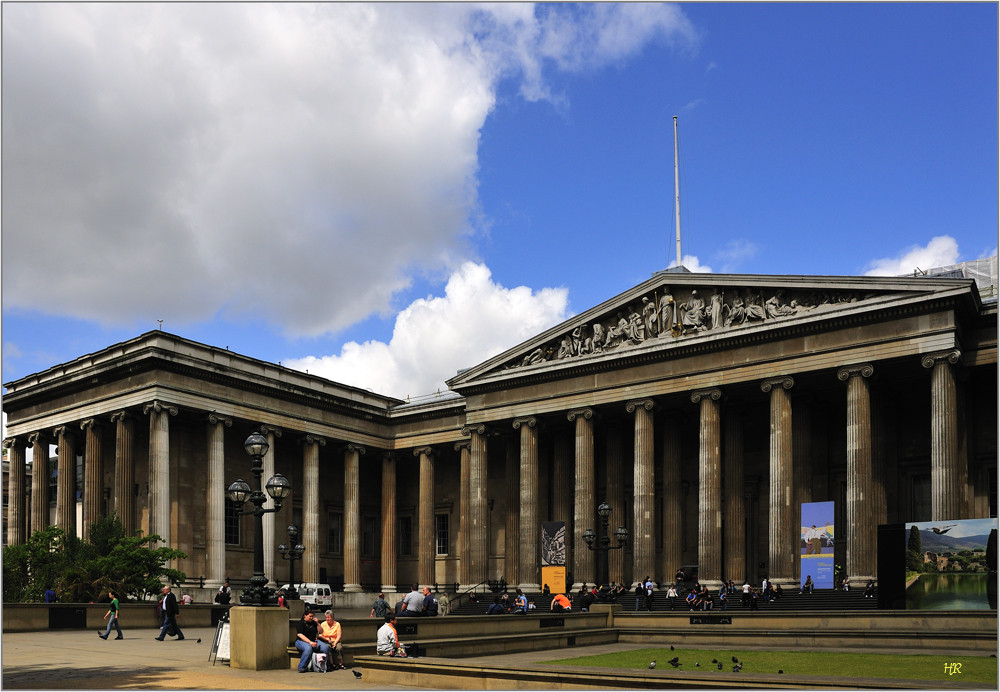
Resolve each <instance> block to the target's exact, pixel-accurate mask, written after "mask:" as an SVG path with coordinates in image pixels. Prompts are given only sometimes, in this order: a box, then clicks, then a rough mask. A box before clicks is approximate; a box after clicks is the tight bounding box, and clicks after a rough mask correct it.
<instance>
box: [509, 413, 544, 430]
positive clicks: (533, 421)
mask: <svg viewBox="0 0 1000 692" xmlns="http://www.w3.org/2000/svg"><path fill="white" fill-rule="evenodd" d="M511 425H513V426H514V430H520V429H521V426H522V425H527V426H528V427H529V428H534V427H535V426H536V425H538V419H537V418H535V417H534V416H522V417H520V418H515V419H514V421H513V422H512V423H511Z"/></svg>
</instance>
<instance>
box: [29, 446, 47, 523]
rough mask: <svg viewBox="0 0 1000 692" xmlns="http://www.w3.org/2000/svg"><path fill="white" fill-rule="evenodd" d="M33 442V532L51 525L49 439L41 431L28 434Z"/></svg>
mask: <svg viewBox="0 0 1000 692" xmlns="http://www.w3.org/2000/svg"><path fill="white" fill-rule="evenodd" d="M28 442H29V443H30V444H31V533H35V532H36V531H41V530H42V529H44V528H47V527H48V526H49V440H48V438H47V437H45V436H44V435H43V434H42V433H40V432H33V433H31V434H30V435H28Z"/></svg>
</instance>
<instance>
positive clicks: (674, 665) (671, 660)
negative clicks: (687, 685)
mask: <svg viewBox="0 0 1000 692" xmlns="http://www.w3.org/2000/svg"><path fill="white" fill-rule="evenodd" d="M667 663H669V664H670V665H672V666H673V667H674V668H676V667H678V666H679V665H681V662H680V661H679V660H678V659H677V657H676V656H674V657H673V658H672V659H670V660H669V661H667Z"/></svg>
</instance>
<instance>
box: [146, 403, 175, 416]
mask: <svg viewBox="0 0 1000 692" xmlns="http://www.w3.org/2000/svg"><path fill="white" fill-rule="evenodd" d="M150 411H154V412H155V413H160V412H162V411H166V412H167V413H169V414H170V415H171V416H176V415H177V407H176V406H174V405H173V404H167V403H164V402H162V401H160V400H159V399H153V400H152V401H151V402H149V403H148V404H145V405H144V406H143V407H142V412H143V413H144V414H145V413H149V412H150Z"/></svg>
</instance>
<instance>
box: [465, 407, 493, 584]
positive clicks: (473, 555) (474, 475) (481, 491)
mask: <svg viewBox="0 0 1000 692" xmlns="http://www.w3.org/2000/svg"><path fill="white" fill-rule="evenodd" d="M462 434H463V435H471V436H472V437H471V440H470V450H469V567H468V571H467V572H466V579H467V581H466V585H467V586H468V587H471V586H474V585H476V584H478V583H479V582H481V581H483V580H484V579H486V578H487V576H488V575H487V571H486V570H487V564H486V559H487V552H486V551H487V545H488V540H489V537H488V536H487V535H486V521H487V504H486V491H487V487H486V453H487V452H486V426H485V425H479V426H476V427H471V428H470V427H464V428H462Z"/></svg>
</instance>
